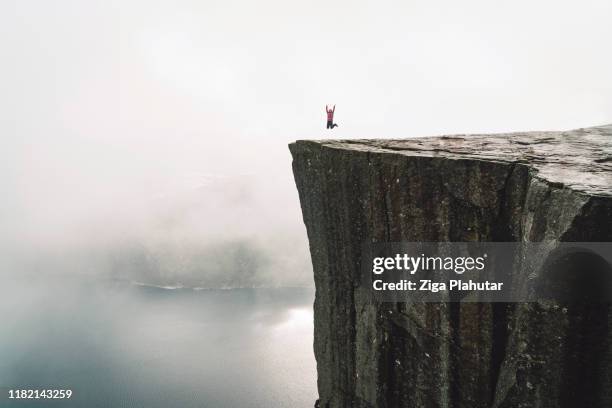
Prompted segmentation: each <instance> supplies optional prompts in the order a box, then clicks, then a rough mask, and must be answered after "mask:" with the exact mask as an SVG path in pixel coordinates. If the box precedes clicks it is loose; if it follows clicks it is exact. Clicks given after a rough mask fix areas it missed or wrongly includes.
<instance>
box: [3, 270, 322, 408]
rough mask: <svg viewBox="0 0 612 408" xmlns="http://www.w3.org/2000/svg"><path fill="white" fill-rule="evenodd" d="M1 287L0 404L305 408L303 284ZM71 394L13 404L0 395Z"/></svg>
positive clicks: (307, 321)
mask: <svg viewBox="0 0 612 408" xmlns="http://www.w3.org/2000/svg"><path fill="white" fill-rule="evenodd" d="M60 282H61V281H56V282H53V283H51V282H44V283H43V282H29V283H28V285H23V284H9V285H6V286H4V287H3V290H2V292H1V295H0V297H1V300H0V308H1V309H0V312H1V315H2V327H1V328H0V387H3V388H2V392H3V397H2V398H3V399H2V400H1V401H0V406H5V405H6V406H15V407H17V406H18V407H43V406H45V407H46V406H55V407H60V406H61V407H64V406H66V407H72V406H74V407H84V406H87V407H117V408H120V407H126V408H136V407H147V408H156V407H160V408H161V407H164V408H166V407H185V408H189V407H266V408H269V407H298V408H299V407H312V406H313V404H314V401H315V400H316V398H317V393H316V371H315V361H314V357H313V352H312V301H313V297H314V293H313V291H312V290H311V289H299V288H297V289H296V288H292V289H287V288H283V289H233V290H193V289H173V290H170V289H163V288H157V287H147V286H139V285H133V284H128V283H117V282H113V283H108V282H107V283H104V284H100V283H99V282H98V283H95V284H92V282H81V283H74V282H71V283H70V284H68V285H67V284H66V282H63V283H60ZM9 387H16V388H64V389H65V388H70V389H72V390H73V392H74V396H73V398H72V399H71V400H69V401H66V400H64V401H50V402H49V401H40V400H39V401H32V402H28V401H14V402H13V403H10V404H9V402H8V400H7V399H6V392H7V388H9Z"/></svg>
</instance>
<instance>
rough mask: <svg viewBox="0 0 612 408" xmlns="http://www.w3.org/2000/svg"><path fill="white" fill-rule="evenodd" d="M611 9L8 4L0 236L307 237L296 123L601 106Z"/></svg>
mask: <svg viewBox="0 0 612 408" xmlns="http://www.w3.org/2000/svg"><path fill="white" fill-rule="evenodd" d="M610 16H612V2H610V1H609V0H587V1H581V2H559V1H552V0H550V1H538V2H535V1H532V0H529V1H528V0H515V1H512V2H492V1H484V0H472V1H436V0H433V1H432V0H427V1H425V0H423V1H376V2H360V1H344V0H335V1H319V0H315V1H310V2H305V1H301V2H292V1H281V0H259V1H244V0H226V1H186V0H173V1H158V0H147V1H143V0H121V1H116V0H111V1H108V0H105V1H82V0H73V1H65V0H56V1H45V0H40V1H31V0H3V1H2V2H1V3H0V49H1V50H2V53H1V54H0V60H1V71H0V72H1V76H0V89H1V94H0V135H1V136H0V186H1V189H2V190H1V191H2V199H1V201H0V223H1V224H2V233H1V234H0V235H1V236H0V243H2V244H3V245H4V246H5V249H6V246H7V245H10V247H13V246H16V247H20V248H43V247H49V246H58V245H59V246H61V245H64V246H67V247H72V246H78V245H90V244H91V245H96V242H97V240H98V239H101V240H103V241H105V242H106V241H112V240H114V239H115V237H125V236H139V237H148V236H150V235H151V234H156V237H157V238H156V239H160V240H162V241H163V240H164V239H172V240H177V239H178V240H180V239H182V238H184V237H185V236H193V237H196V239H199V237H204V236H206V237H208V238H209V239H214V237H215V236H216V235H217V234H222V235H223V236H231V235H232V234H236V235H244V236H248V237H253V236H259V235H261V236H265V235H266V234H267V233H270V234H275V233H276V232H275V231H281V232H282V233H287V234H293V233H295V234H296V236H299V237H302V238H303V237H304V236H305V233H304V231H303V226H302V224H301V219H300V213H299V204H298V201H297V194H296V192H295V187H294V185H293V180H292V175H291V169H290V156H289V153H288V150H287V148H286V145H287V143H288V142H290V141H293V140H295V139H301V138H329V137H350V138H363V137H367V138H373V137H410V136H418V135H432V134H439V133H460V132H489V131H510V130H548V129H550V130H554V129H569V128H575V127H583V126H591V125H598V124H603V123H609V122H612V75H610V73H611V72H612V54H610V52H609V46H610V39H612V24H610ZM326 103H335V104H336V105H337V110H336V120H337V122H338V123H339V124H340V127H339V128H336V129H334V130H333V131H328V130H326V129H325V112H324V106H325V104H326ZM211 186H212V187H211ZM185 208H188V209H189V210H188V211H187V210H185ZM193 208H201V209H202V210H200V211H197V210H193ZM219 208H221V209H219ZM184 210H185V211H184ZM185 213H188V214H190V215H189V216H188V217H187V218H186V219H182V221H181V217H183V215H184V214H185ZM160 214H161V215H163V217H166V218H168V217H169V218H172V217H178V218H179V220H178V221H177V220H174V221H172V220H171V221H168V220H167V219H166V218H164V220H163V222H161V223H160V221H159V220H160V216H161V215H160ZM236 214H238V215H236ZM240 214H242V215H240ZM167 225H171V227H168V228H169V231H170V232H168V233H167V234H166V230H165V229H164V228H166V226H167ZM176 225H179V226H178V227H177V226H176ZM168 237H169V238H168ZM32 250H34V249H32Z"/></svg>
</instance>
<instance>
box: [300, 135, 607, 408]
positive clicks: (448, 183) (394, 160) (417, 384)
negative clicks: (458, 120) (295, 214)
mask: <svg viewBox="0 0 612 408" xmlns="http://www.w3.org/2000/svg"><path fill="white" fill-rule="evenodd" d="M290 150H291V153H292V155H293V172H294V176H295V181H296V185H297V188H298V192H299V197H300V202H301V206H302V212H303V218H304V223H305V225H306V229H307V233H308V239H309V243H310V251H311V256H312V263H313V269H314V275H315V285H316V300H315V304H314V312H315V322H314V323H315V340H314V350H315V356H316V359H317V370H318V388H319V402H318V404H319V406H321V407H330V408H331V407H334V408H335V407H449V408H451V407H466V408H467V407H470V408H479V407H551V408H552V407H555V408H556V407H604V406H605V407H609V406H612V395H610V393H612V369H611V367H612V347H610V345H611V344H612V343H611V342H610V338H611V335H610V330H609V329H608V328H609V327H610V328H611V329H612V317H611V313H610V312H609V307H608V305H607V304H569V305H564V304H559V303H556V302H550V303H546V302H535V303H520V304H505V303H430V304H407V303H377V302H374V301H372V297H371V293H369V292H367V291H366V290H365V289H362V288H360V287H359V282H360V273H361V272H360V271H361V265H360V262H361V251H362V243H364V242H393V241H451V242H453V241H457V242H466V241H483V242H511V241H512V242H515V241H516V242H540V241H559V242H562V241H567V242H591V241H593V242H596V241H598V242H607V241H612V126H602V127H594V128H587V129H578V130H573V131H568V132H527V133H511V134H495V135H454V136H442V137H424V138H411V139H403V140H322V141H297V142H295V143H293V144H291V145H290Z"/></svg>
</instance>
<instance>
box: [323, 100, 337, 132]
mask: <svg viewBox="0 0 612 408" xmlns="http://www.w3.org/2000/svg"><path fill="white" fill-rule="evenodd" d="M335 111H336V105H334V107H333V108H332V109H329V108H328V107H327V105H325V112H327V128H328V129H333V128H335V127H336V126H338V124H337V123H334V112H335Z"/></svg>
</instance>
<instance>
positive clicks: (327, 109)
mask: <svg viewBox="0 0 612 408" xmlns="http://www.w3.org/2000/svg"><path fill="white" fill-rule="evenodd" d="M325 113H329V108H328V107H327V105H325Z"/></svg>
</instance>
